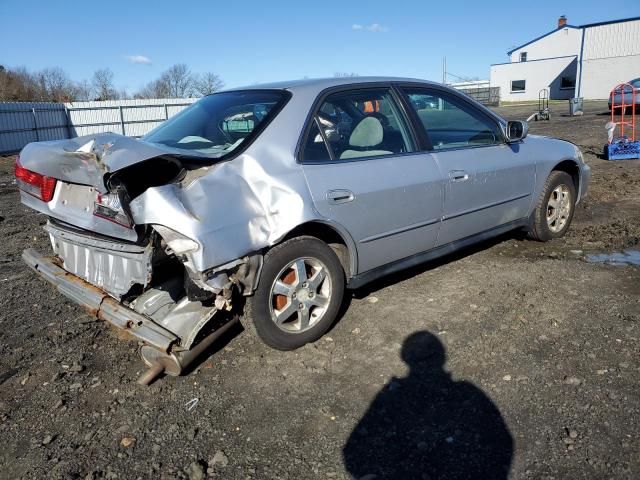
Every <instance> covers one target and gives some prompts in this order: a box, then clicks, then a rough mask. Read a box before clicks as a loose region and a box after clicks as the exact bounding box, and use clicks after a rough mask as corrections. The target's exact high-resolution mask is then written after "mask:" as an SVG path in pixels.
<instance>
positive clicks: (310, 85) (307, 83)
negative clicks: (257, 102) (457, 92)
mask: <svg viewBox="0 0 640 480" xmlns="http://www.w3.org/2000/svg"><path fill="white" fill-rule="evenodd" d="M376 82H420V83H429V84H434V83H435V82H430V81H428V80H422V79H419V78H403V77H331V78H303V79H299V80H289V81H282V82H272V83H261V84H257V85H246V86H244V87H236V88H230V89H228V90H229V91H231V90H263V89H283V90H285V89H286V90H291V91H295V90H296V89H302V88H304V89H314V90H317V91H321V90H324V89H325V88H330V87H336V86H339V85H351V84H358V83H376Z"/></svg>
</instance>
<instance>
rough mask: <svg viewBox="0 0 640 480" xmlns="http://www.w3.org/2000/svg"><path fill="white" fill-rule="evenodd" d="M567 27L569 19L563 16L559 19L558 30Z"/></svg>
mask: <svg viewBox="0 0 640 480" xmlns="http://www.w3.org/2000/svg"><path fill="white" fill-rule="evenodd" d="M566 26H567V17H566V16H565V15H561V16H560V18H558V28H564V27H566Z"/></svg>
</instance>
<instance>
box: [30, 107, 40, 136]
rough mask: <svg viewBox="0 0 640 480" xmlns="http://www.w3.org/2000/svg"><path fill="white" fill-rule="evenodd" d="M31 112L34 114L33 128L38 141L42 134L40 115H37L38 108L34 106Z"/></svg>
mask: <svg viewBox="0 0 640 480" xmlns="http://www.w3.org/2000/svg"><path fill="white" fill-rule="evenodd" d="M31 113H32V114H33V129H34V130H35V132H36V142H39V141H40V135H39V134H38V117H37V116H36V109H35V108H32V109H31Z"/></svg>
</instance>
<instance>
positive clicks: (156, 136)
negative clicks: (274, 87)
mask: <svg viewBox="0 0 640 480" xmlns="http://www.w3.org/2000/svg"><path fill="white" fill-rule="evenodd" d="M237 96H238V94H236V97H237ZM262 97H265V95H262ZM208 98H211V97H208ZM205 100H206V99H205ZM232 100H233V99H232ZM261 100H262V101H261V102H260V106H259V109H258V110H257V111H259V112H260V114H262V118H261V119H257V118H254V119H253V121H254V124H253V127H254V128H252V129H246V128H245V129H244V130H242V129H241V131H238V129H237V128H236V129H234V128H229V125H230V124H229V123H228V122H227V123H226V124H225V123H224V122H225V118H233V117H235V116H237V115H238V112H237V110H238V107H237V106H234V105H231V108H227V109H226V111H223V114H222V117H221V119H222V120H221V121H218V122H217V124H218V129H217V130H218V131H217V132H214V133H211V132H208V133H207V132H204V131H200V130H198V129H197V125H198V122H194V120H193V117H194V115H195V114H198V115H200V116H201V117H202V112H199V111H198V109H197V107H196V106H195V105H194V107H192V109H193V110H192V113H191V117H192V118H191V119H190V124H191V129H192V130H193V128H194V123H195V125H196V130H197V131H196V132H195V134H194V133H193V132H189V133H188V134H186V133H184V132H180V130H181V129H182V130H184V126H183V124H184V123H185V120H184V118H183V120H182V123H181V121H180V119H177V120H178V121H177V122H173V124H172V122H171V121H170V122H167V123H166V124H165V125H163V126H161V127H159V128H158V129H156V130H155V131H154V132H151V134H149V135H150V138H151V140H153V141H140V140H136V139H131V138H127V137H124V136H121V135H116V134H100V135H93V136H87V137H79V138H75V139H72V140H63V141H57V142H40V143H33V144H29V145H27V147H25V149H24V150H23V151H22V152H21V154H20V157H19V158H18V160H17V163H16V170H15V173H16V180H17V183H18V186H19V188H20V192H21V200H22V202H23V203H24V204H25V205H27V206H29V207H31V208H33V209H35V210H37V211H39V212H41V213H43V214H45V215H46V216H47V217H48V220H47V223H46V225H45V227H44V228H45V230H46V232H47V233H48V235H49V238H50V240H51V247H52V254H50V255H49V254H43V253H40V252H37V251H35V250H33V249H28V250H25V252H24V254H23V258H24V260H25V262H26V263H27V264H28V265H29V266H30V267H31V268H33V269H34V270H35V271H37V272H38V273H39V274H40V275H41V276H42V277H43V278H45V279H46V280H47V281H49V282H50V283H51V284H53V285H54V286H55V287H56V288H57V289H58V290H59V291H60V292H61V293H63V294H64V295H66V296H67V297H68V298H70V299H71V300H73V301H74V302H76V303H78V304H80V305H82V306H84V307H85V308H86V309H88V310H89V311H90V312H91V313H92V314H93V315H95V316H96V317H98V318H100V319H103V320H106V321H108V322H109V323H111V324H112V325H114V326H116V327H117V328H119V329H122V330H125V331H127V332H128V333H130V334H131V335H132V336H133V337H135V338H136V339H137V340H139V341H141V342H142V343H143V344H144V345H143V347H142V349H141V354H142V357H143V359H144V360H145V362H146V363H147V364H148V365H149V366H150V367H151V369H150V370H149V371H148V373H147V374H145V375H144V376H143V377H141V379H140V381H141V383H148V382H150V381H151V380H152V379H153V378H154V377H155V376H156V375H158V374H159V373H160V372H162V371H165V372H166V373H169V374H172V375H178V374H180V373H182V371H183V370H184V368H185V367H186V366H187V365H188V364H189V363H190V362H191V361H193V360H194V359H195V358H196V357H197V355H199V354H200V353H201V352H202V351H203V350H204V349H206V348H207V346H209V345H210V344H211V343H212V342H213V341H214V340H215V339H216V338H218V337H219V336H220V335H221V334H222V333H224V331H226V330H227V329H228V328H230V326H231V325H232V324H233V323H234V322H235V319H232V320H229V318H231V316H230V315H222V314H220V312H226V311H230V310H231V308H232V301H233V298H234V295H243V294H245V295H246V294H250V293H251V292H252V290H253V288H254V286H255V283H256V281H257V277H258V273H259V270H260V267H261V260H262V256H261V253H260V250H261V248H263V247H265V246H267V245H268V244H269V243H270V241H271V240H272V239H273V238H276V237H277V236H279V235H281V233H280V232H279V231H275V230H274V228H273V226H274V225H276V224H278V222H274V217H273V215H271V216H270V215H268V214H266V213H265V210H264V209H265V207H266V208H271V206H268V205H265V204H264V199H263V198H258V197H262V195H263V194H264V192H258V191H257V190H256V188H255V186H254V185H253V182H251V181H247V179H246V176H245V175H244V174H243V173H244V172H246V171H247V169H249V170H251V171H252V172H253V173H252V176H254V177H255V176H256V175H257V177H258V178H256V179H254V180H255V181H257V182H258V183H260V184H261V185H262V184H265V178H260V175H261V173H260V172H262V175H265V176H267V174H266V173H264V172H263V171H262V170H261V169H260V168H259V167H258V166H257V163H256V162H255V160H254V159H253V158H252V157H250V156H247V155H240V158H236V160H235V161H234V162H223V163H221V162H222V160H225V159H227V158H229V156H230V154H231V152H232V151H234V150H236V149H237V148H238V147H241V146H242V144H243V142H247V140H250V139H251V138H250V137H251V136H252V135H257V134H258V133H259V130H258V128H256V127H259V128H261V129H263V128H265V127H266V124H268V121H269V120H270V118H269V117H270V116H273V115H275V112H276V111H277V110H278V109H280V108H281V107H282V105H283V102H284V101H285V100H286V98H285V97H284V96H283V95H271V96H267V98H266V100H269V102H265V101H264V100H265V98H262V99H261ZM250 101H252V99H250V98H249V99H246V98H245V99H244V102H245V103H247V104H248V105H250V106H251V104H250V103H248V102H250ZM201 102H202V101H201ZM201 102H199V103H201ZM227 103H228V99H227ZM236 103H237V102H236ZM265 104H266V106H265ZM196 105H197V104H196ZM205 107H206V105H205ZM246 108H248V107H245V109H246ZM251 108H253V109H254V110H255V109H256V107H255V105H253V106H251ZM274 109H275V110H274ZM194 110H195V111H194ZM270 110H272V112H271V113H269V111H270ZM185 113H186V115H187V117H188V116H189V113H188V112H187V111H185V112H183V114H182V115H183V117H184V114H185ZM225 115H226V117H225ZM256 115H257V113H256ZM179 116H180V115H179ZM179 116H178V117H179ZM176 118H177V117H176ZM205 119H206V118H204V117H203V119H202V120H201V121H200V123H206V122H204V120H205ZM187 120H189V118H187ZM176 123H177V126H176ZM260 124H262V125H260ZM165 126H166V127H169V130H170V131H169V132H168V133H167V128H166V127H165ZM171 128H173V130H174V131H173V132H172V131H171ZM176 129H177V130H178V132H177V133H176V132H175V130H176ZM185 139H186V140H185ZM163 140H164V141H163ZM156 142H158V143H156ZM236 153H237V152H236ZM234 157H237V155H234ZM266 184H269V182H268V181H267V183H266ZM231 188H234V189H237V190H238V191H239V192H240V193H241V194H242V196H243V200H242V201H241V202H240V203H241V205H237V206H236V207H233V206H232V207H229V205H228V204H226V202H225V199H224V198H223V196H224V195H225V192H226V191H228V190H229V189H231ZM262 188H263V189H264V187H262ZM268 189H269V192H268V194H269V196H270V197H271V198H272V199H275V200H276V202H277V201H278V199H280V201H286V203H287V205H301V204H302V202H301V200H300V199H299V198H295V194H293V191H292V190H288V189H282V188H280V187H279V186H277V185H271V186H270V187H269V188H268ZM216 191H218V193H217V194H212V193H211V192H216ZM252 195H253V197H252ZM216 200H217V201H216ZM226 201H227V202H228V201H233V199H230V198H227V199H226ZM234 209H235V213H236V215H235V216H234ZM296 216H299V215H296ZM252 228H257V231H258V232H259V234H252ZM281 228H285V230H286V228H288V227H286V226H285V225H282V227H281ZM283 231H284V230H283Z"/></svg>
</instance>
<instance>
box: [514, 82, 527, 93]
mask: <svg viewBox="0 0 640 480" xmlns="http://www.w3.org/2000/svg"><path fill="white" fill-rule="evenodd" d="M526 86H527V81H526V80H511V93H520V92H524V91H525V87H526Z"/></svg>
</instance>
